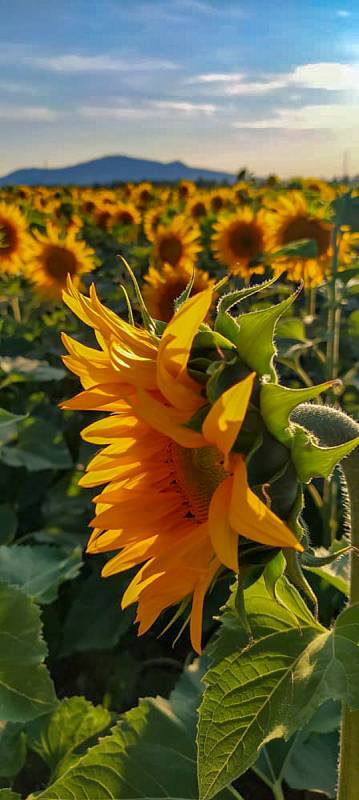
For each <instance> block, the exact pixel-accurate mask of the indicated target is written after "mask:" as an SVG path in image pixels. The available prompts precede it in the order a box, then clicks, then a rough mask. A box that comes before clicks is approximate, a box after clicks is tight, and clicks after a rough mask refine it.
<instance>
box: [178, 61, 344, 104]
mask: <svg viewBox="0 0 359 800" xmlns="http://www.w3.org/2000/svg"><path fill="white" fill-rule="evenodd" d="M188 82H189V83H199V84H214V93H216V94H217V93H218V91H217V87H216V84H221V86H220V92H221V94H226V95H230V96H236V95H262V94H269V93H270V92H274V91H277V90H278V89H284V88H287V87H301V88H303V89H322V90H324V91H328V92H329V91H356V92H357V91H358V87H359V64H341V63H339V62H335V61H333V62H331V61H323V62H319V63H313V64H301V65H299V66H297V67H295V68H294V69H293V70H292V71H291V72H287V73H282V74H280V73H278V74H275V75H268V76H266V77H265V79H261V80H250V79H248V76H247V75H244V74H242V73H237V72H223V73H211V72H209V73H204V74H201V75H195V76H194V77H192V78H190V79H189V81H188Z"/></svg>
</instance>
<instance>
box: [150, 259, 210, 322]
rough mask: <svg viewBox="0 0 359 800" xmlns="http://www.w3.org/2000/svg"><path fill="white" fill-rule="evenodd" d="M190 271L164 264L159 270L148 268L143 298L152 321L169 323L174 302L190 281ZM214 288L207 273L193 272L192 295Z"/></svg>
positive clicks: (201, 271) (202, 271)
mask: <svg viewBox="0 0 359 800" xmlns="http://www.w3.org/2000/svg"><path fill="white" fill-rule="evenodd" d="M191 276H192V273H191V270H190V269H187V268H178V267H171V266H170V265H169V264H165V265H164V266H163V267H162V269H161V270H158V269H155V267H152V266H150V268H149V270H148V272H147V275H145V276H144V280H145V283H144V286H143V298H144V300H145V302H146V306H147V308H148V310H149V312H150V314H151V316H152V317H154V319H159V320H163V322H169V320H170V319H171V317H172V316H173V311H174V303H175V300H177V299H178V297H179V296H180V295H181V294H182V292H184V290H185V289H186V286H187V285H188V283H189V281H190V280H191ZM213 286H214V280H211V279H210V277H209V275H208V272H204V270H195V274H194V282H193V287H192V294H197V293H198V292H201V291H203V289H207V288H209V287H213Z"/></svg>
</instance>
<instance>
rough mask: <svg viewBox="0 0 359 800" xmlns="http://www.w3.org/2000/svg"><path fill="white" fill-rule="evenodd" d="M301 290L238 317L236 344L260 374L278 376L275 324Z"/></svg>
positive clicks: (244, 357)
mask: <svg viewBox="0 0 359 800" xmlns="http://www.w3.org/2000/svg"><path fill="white" fill-rule="evenodd" d="M300 288H301V287H300ZM299 291H300V289H299V290H297V291H295V292H294V293H293V294H292V295H290V296H289V297H286V298H285V300H282V301H281V303H277V305H273V306H269V308H264V309H262V310H261V311H250V312H249V313H248V314H241V315H240V316H239V317H238V324H239V336H238V341H237V342H236V344H237V350H238V353H239V356H240V358H241V359H242V360H243V361H244V363H245V364H248V366H249V367H251V369H253V370H254V371H255V372H257V373H258V374H259V375H271V376H272V377H273V378H274V379H275V377H276V376H275V372H274V368H273V358H274V355H275V353H276V349H275V344H274V331H275V326H276V323H277V321H278V320H279V318H280V317H281V316H282V314H284V312H285V311H287V309H288V308H289V307H290V306H291V305H292V303H293V302H294V300H295V299H296V298H297V296H298V293H299Z"/></svg>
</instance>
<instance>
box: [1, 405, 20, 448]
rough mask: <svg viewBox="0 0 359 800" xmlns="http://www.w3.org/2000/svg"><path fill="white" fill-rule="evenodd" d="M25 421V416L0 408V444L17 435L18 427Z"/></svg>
mask: <svg viewBox="0 0 359 800" xmlns="http://www.w3.org/2000/svg"><path fill="white" fill-rule="evenodd" d="M24 419H25V417H24V415H19V414H12V413H11V411H6V409H5V408H0V442H4V441H7V439H8V437H9V436H12V435H13V434H14V433H15V431H16V425H18V423H19V422H22V420H24Z"/></svg>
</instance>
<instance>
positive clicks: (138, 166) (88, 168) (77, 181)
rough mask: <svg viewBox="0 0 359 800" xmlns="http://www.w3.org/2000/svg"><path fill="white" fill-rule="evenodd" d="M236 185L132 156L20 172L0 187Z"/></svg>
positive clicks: (178, 164)
mask: <svg viewBox="0 0 359 800" xmlns="http://www.w3.org/2000/svg"><path fill="white" fill-rule="evenodd" d="M183 179H186V180H192V181H198V180H200V179H202V180H205V181H217V182H222V181H229V182H233V181H234V175H231V174H230V173H228V172H215V171H213V170H210V169H204V168H202V167H188V166H187V165H186V164H183V163H182V161H171V162H170V163H167V164H164V163H162V162H161V161H147V160H145V159H142V158H131V157H129V156H104V158H96V159H94V160H93V161H85V162H84V163H83V164H74V166H72V167H59V168H56V169H41V168H30V169H17V170H15V172H10V173H9V175H4V177H3V178H0V186H9V185H12V186H14V185H15V186H16V185H19V184H25V185H27V186H37V185H41V186H54V185H62V186H63V185H66V184H67V185H69V184H70V185H73V184H74V185H76V186H88V185H91V184H93V183H96V184H109V183H113V182H115V181H134V182H136V181H144V180H149V181H163V182H167V181H178V180H183Z"/></svg>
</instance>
